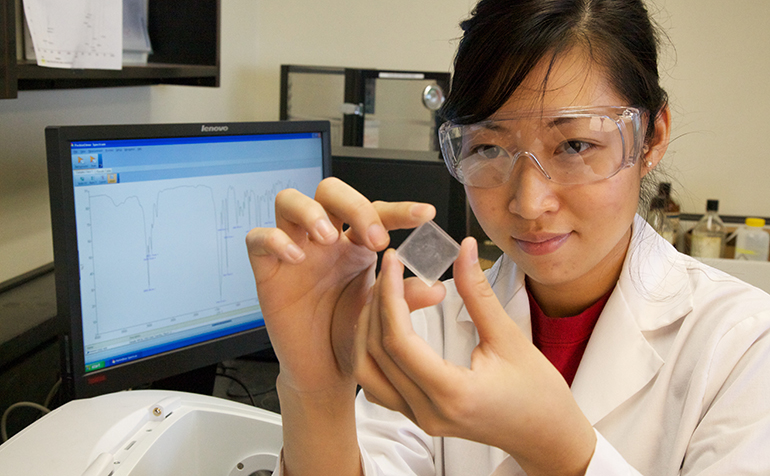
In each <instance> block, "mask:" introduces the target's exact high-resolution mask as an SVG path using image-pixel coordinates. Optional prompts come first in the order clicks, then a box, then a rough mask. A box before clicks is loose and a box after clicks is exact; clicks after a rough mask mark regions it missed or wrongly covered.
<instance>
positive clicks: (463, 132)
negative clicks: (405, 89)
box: [439, 107, 644, 188]
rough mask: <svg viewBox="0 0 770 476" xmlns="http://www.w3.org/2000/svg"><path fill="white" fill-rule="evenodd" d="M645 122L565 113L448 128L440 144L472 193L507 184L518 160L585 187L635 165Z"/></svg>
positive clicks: (601, 113) (610, 114)
mask: <svg viewBox="0 0 770 476" xmlns="http://www.w3.org/2000/svg"><path fill="white" fill-rule="evenodd" d="M641 122H642V121H641V114H640V111H639V110H638V109H635V108H632V107H599V108H579V109H578V108H565V109H558V110H551V111H543V112H539V111H538V112H536V113H530V114H516V115H505V116H504V115H500V116H496V117H494V118H491V119H488V120H485V121H482V122H478V123H475V124H468V125H455V124H452V123H449V122H447V123H445V124H444V125H442V126H441V128H440V129H439V141H440V143H441V150H442V153H443V155H444V161H446V164H447V167H449V172H450V173H451V174H452V175H453V176H454V177H455V178H456V179H457V180H459V181H460V182H461V183H463V184H465V185H468V186H471V187H481V188H492V187H497V186H499V185H502V184H504V183H505V182H507V181H508V179H509V178H510V176H511V173H512V172H513V169H514V166H515V164H516V162H517V161H518V159H519V158H529V159H530V160H532V161H533V162H534V164H535V166H536V167H537V168H538V169H539V170H540V172H542V173H543V175H545V176H546V177H547V178H548V179H550V180H553V181H554V182H555V183H559V184H565V185H570V184H584V183H591V182H597V181H599V180H603V179H606V178H609V177H612V176H613V175H615V174H616V173H618V172H619V171H620V170H621V169H623V168H625V167H631V166H633V165H634V164H635V163H636V160H637V158H638V157H639V153H640V151H641V149H642V145H643V141H644V137H643V133H642V127H641Z"/></svg>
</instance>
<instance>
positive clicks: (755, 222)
mask: <svg viewBox="0 0 770 476" xmlns="http://www.w3.org/2000/svg"><path fill="white" fill-rule="evenodd" d="M746 225H748V226H755V227H757V228H762V227H763V226H765V219H764V218H747V219H746Z"/></svg>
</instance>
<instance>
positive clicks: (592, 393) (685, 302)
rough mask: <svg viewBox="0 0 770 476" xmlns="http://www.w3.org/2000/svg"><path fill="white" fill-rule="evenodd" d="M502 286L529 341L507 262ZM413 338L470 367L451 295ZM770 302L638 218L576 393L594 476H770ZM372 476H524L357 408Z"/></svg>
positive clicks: (420, 321) (466, 334) (523, 303)
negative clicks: (592, 437)
mask: <svg viewBox="0 0 770 476" xmlns="http://www.w3.org/2000/svg"><path fill="white" fill-rule="evenodd" d="M488 277H489V279H490V282H492V287H493V289H494V291H495V293H496V295H497V297H498V299H499V300H500V302H501V303H502V304H503V305H504V307H505V310H506V311H507V312H508V314H509V315H510V316H511V319H513V320H514V321H515V322H516V323H517V324H518V326H519V327H520V328H521V329H522V331H523V332H524V333H525V334H527V335H529V336H531V325H530V314H529V304H528V301H527V293H526V290H525V288H524V275H523V273H522V272H521V271H520V270H518V269H517V268H516V266H515V264H514V263H513V262H511V260H510V259H508V258H507V257H503V258H502V259H501V260H500V261H498V262H497V263H496V264H495V266H494V267H493V268H492V269H491V270H489V271H488ZM447 291H448V292H447V297H446V299H445V300H444V301H443V302H442V303H441V304H440V305H439V306H436V307H433V308H429V309H425V310H422V311H417V312H415V313H414V314H413V316H412V320H413V323H414V326H415V330H416V331H417V332H418V333H420V334H421V335H422V336H423V337H424V338H425V339H426V340H427V341H428V342H429V343H430V344H431V345H432V346H433V347H434V349H435V350H436V351H437V352H438V353H439V354H441V355H443V356H444V358H445V359H446V360H448V361H451V362H453V363H455V364H459V365H465V366H468V365H469V363H470V355H471V350H472V349H473V347H474V346H475V345H476V344H477V342H478V337H477V334H476V331H475V327H474V325H473V323H472V322H471V319H470V317H469V315H468V313H467V311H466V310H465V308H464V306H463V303H462V300H461V299H460V297H459V296H458V295H457V292H456V290H455V288H454V286H453V285H452V283H451V282H449V283H447ZM769 329H770V296H769V295H768V294H766V293H764V292H763V291H761V290H759V289H757V288H754V287H752V286H750V285H748V284H745V283H743V282H742V281H739V280H738V279H736V278H733V277H732V276H729V275H727V274H725V273H722V272H721V271H718V270H716V269H713V268H710V267H708V266H706V265H704V264H702V263H700V262H698V261H696V260H694V259H692V258H690V257H689V256H686V255H683V254H680V253H678V252H677V251H676V250H675V249H674V248H673V247H671V246H670V245H669V244H668V243H667V242H666V241H665V240H663V239H662V238H660V237H659V236H658V235H657V234H656V233H655V232H654V231H653V230H652V229H651V228H650V227H649V226H648V225H647V224H646V223H645V222H644V220H643V219H641V218H640V217H638V216H637V217H636V219H635V221H634V230H633V233H632V240H631V245H630V247H629V252H628V253H627V256H626V259H625V262H624V264H623V269H622V272H621V275H620V278H619V281H618V284H617V286H616V287H615V289H614V290H613V292H612V295H611V296H610V298H609V301H608V302H607V304H606V306H605V308H604V310H603V311H602V314H601V316H600V318H599V321H598V322H597V324H596V327H595V329H594V331H593V334H592V336H591V339H590V341H589V342H588V347H587V348H586V351H585V354H584V356H583V359H582V361H581V363H580V367H579V368H578V371H577V374H576V376H575V380H574V382H573V384H572V393H573V395H574V397H575V400H576V401H577V403H578V404H579V406H580V408H581V409H582V410H583V412H584V414H585V415H586V416H587V417H588V419H589V421H590V422H591V424H592V425H593V426H594V429H595V431H596V432H597V437H598V443H597V447H596V450H595V452H594V456H593V458H592V460H591V463H590V466H589V469H588V472H587V475H621V474H622V475H633V474H640V473H641V474H644V475H648V476H667V475H680V474H681V475H696V474H697V475H704V476H705V475H731V476H732V475H754V474H756V475H759V474H762V475H768V474H770V332H769V331H768V330H769ZM356 405H357V407H356V412H357V421H358V434H359V441H360V446H361V452H362V457H363V462H364V468H365V473H366V474H367V475H376V474H382V475H388V476H390V475H412V474H414V475H434V474H436V475H445V476H473V475H484V476H486V475H490V474H493V475H494V476H503V475H518V474H524V473H523V471H522V470H521V468H519V466H518V464H517V463H516V462H515V461H514V460H513V459H512V458H511V457H510V456H508V455H506V454H505V453H504V452H503V451H502V450H499V449H497V448H493V447H488V446H484V445H480V444H477V443H474V442H470V441H465V440H461V439H457V438H431V437H430V436H428V435H427V434H425V433H424V432H423V431H422V430H420V429H419V428H418V427H417V426H415V425H414V424H412V423H411V422H410V421H409V420H407V419H406V418H404V417H403V416H401V415H400V414H397V413H394V412H390V411H388V410H385V409H384V408H382V407H379V406H377V405H374V404H371V403H369V402H367V401H366V400H365V399H364V398H363V397H362V395H359V397H358V400H357V403H356Z"/></svg>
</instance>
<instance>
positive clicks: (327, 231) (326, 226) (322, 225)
mask: <svg viewBox="0 0 770 476" xmlns="http://www.w3.org/2000/svg"><path fill="white" fill-rule="evenodd" d="M315 229H316V231H317V232H318V234H319V235H321V237H322V238H323V239H324V240H326V239H328V238H332V237H334V236H336V234H337V230H336V229H335V228H334V226H333V225H332V224H331V223H330V222H329V220H327V219H325V218H321V219H319V220H318V221H317V222H315Z"/></svg>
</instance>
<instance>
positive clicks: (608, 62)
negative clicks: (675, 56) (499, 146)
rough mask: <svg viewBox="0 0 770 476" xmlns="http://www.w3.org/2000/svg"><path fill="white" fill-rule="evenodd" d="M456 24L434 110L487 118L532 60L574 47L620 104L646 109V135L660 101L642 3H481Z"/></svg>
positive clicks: (654, 46) (454, 117)
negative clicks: (443, 96) (448, 76)
mask: <svg viewBox="0 0 770 476" xmlns="http://www.w3.org/2000/svg"><path fill="white" fill-rule="evenodd" d="M460 26H461V27H462V30H463V32H464V34H463V37H462V39H461V40H460V44H459V46H458V50H457V54H456V56H455V62H454V73H453V75H452V84H451V88H450V92H449V95H448V97H447V101H446V102H445V103H444V105H443V107H442V109H441V111H440V113H441V115H442V116H443V117H444V118H445V119H446V120H449V121H452V122H455V123H458V124H469V123H473V122H478V121H480V120H483V119H486V118H488V117H489V116H491V115H492V114H493V113H495V111H497V110H498V109H500V108H501V107H502V106H503V104H505V102H506V101H507V100H508V99H509V98H510V97H511V95H512V94H513V93H514V91H516V89H517V88H518V87H519V85H520V84H521V83H522V81H523V80H524V78H525V77H526V76H527V75H528V74H529V73H530V71H532V69H533V68H535V66H536V65H537V64H538V63H540V62H541V61H543V60H546V61H550V66H551V67H552V66H553V64H554V62H555V61H556V60H557V59H558V57H559V55H561V54H563V53H566V52H568V51H570V50H571V49H572V48H575V47H579V48H581V49H582V50H583V51H584V52H585V53H586V54H587V55H588V56H589V59H591V60H592V61H593V62H594V63H595V64H597V65H598V66H600V67H601V68H602V69H603V72H604V73H605V74H606V75H607V78H608V79H609V81H610V83H611V85H612V87H613V88H614V90H615V92H616V93H617V94H619V95H620V96H621V97H622V98H623V99H624V100H625V101H627V104H625V105H628V106H633V107H637V108H639V109H641V110H643V111H645V112H647V113H648V114H649V116H648V120H647V134H646V136H647V139H648V140H649V139H651V138H652V135H653V134H654V118H655V117H657V115H658V114H659V113H660V112H661V111H662V110H663V108H664V107H665V106H666V104H667V101H668V98H667V95H666V92H665V91H664V90H663V88H662V87H661V86H660V81H659V79H660V78H659V75H658V36H657V32H656V29H655V28H654V27H653V24H652V21H651V20H650V17H649V14H648V12H647V9H646V8H645V6H644V4H643V2H642V0H481V1H480V2H479V3H478V4H477V5H476V7H475V8H474V10H473V12H472V13H471V16H470V18H468V19H467V20H465V21H463V22H462V23H461V24H460ZM549 56H550V58H549ZM549 71H550V68H549ZM546 80H547V75H546Z"/></svg>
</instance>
